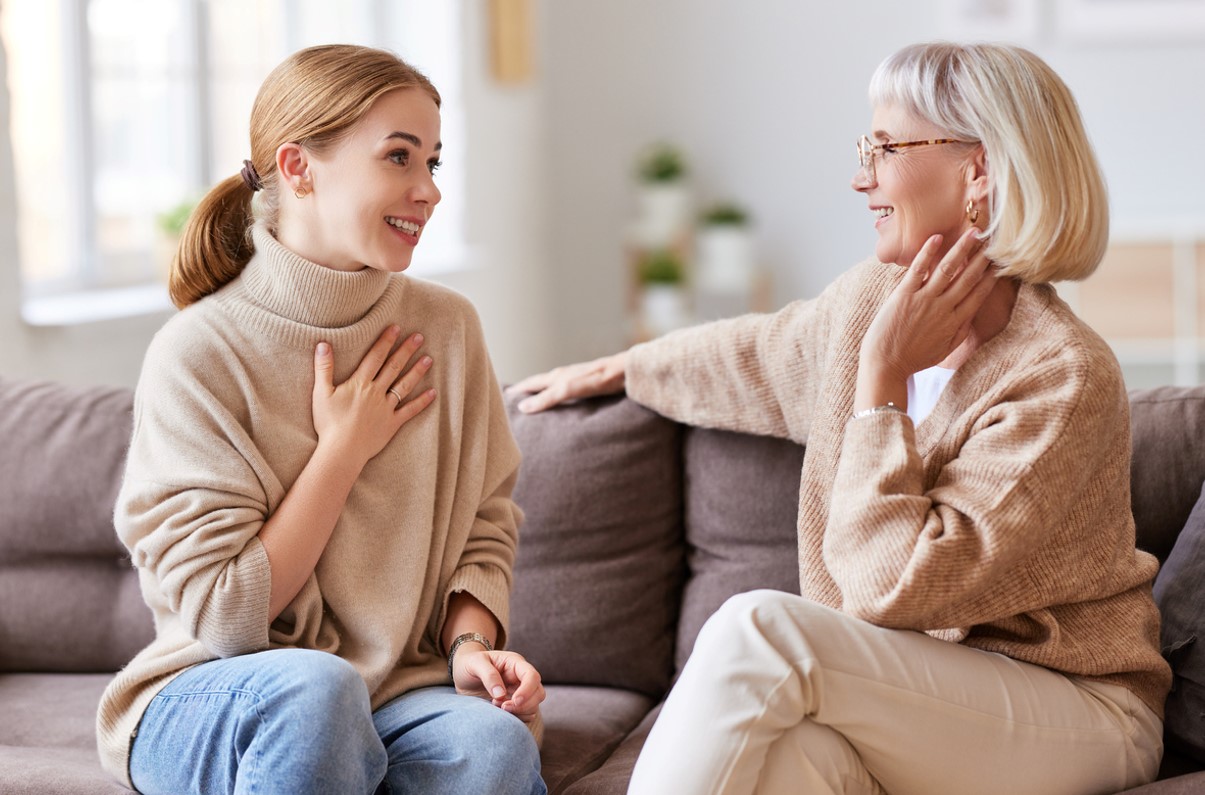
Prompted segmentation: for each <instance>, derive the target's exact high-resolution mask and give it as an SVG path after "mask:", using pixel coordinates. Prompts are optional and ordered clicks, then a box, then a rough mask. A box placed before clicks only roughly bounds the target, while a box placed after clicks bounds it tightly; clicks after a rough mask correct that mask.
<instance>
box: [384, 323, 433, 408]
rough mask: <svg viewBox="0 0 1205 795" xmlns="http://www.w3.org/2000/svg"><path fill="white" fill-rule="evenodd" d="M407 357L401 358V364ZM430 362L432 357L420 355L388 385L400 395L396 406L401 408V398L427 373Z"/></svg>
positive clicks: (411, 390) (412, 389)
mask: <svg viewBox="0 0 1205 795" xmlns="http://www.w3.org/2000/svg"><path fill="white" fill-rule="evenodd" d="M415 336H418V335H417V334H416V335H415ZM403 347H405V346H403ZM398 350H399V352H401V350H402V349H400V348H399V349H398ZM409 358H410V357H409V356H406V359H403V360H402V361H403V364H404V363H405V361H406V360H408V359H409ZM431 362H432V359H431V357H430V356H424V357H422V358H421V359H419V360H418V361H417V362H415V363H414V366H413V367H411V368H410V369H409V370H407V371H406V372H405V374H404V375H403V376H402V377H401V378H399V379H398V380H397V381H394V382H393V383H392V384H391V385H390V386H389V387H388V388H389V389H392V390H393V391H394V392H396V393H397V394H399V395H401V398H399V399H398V406H397V408H401V401H402V399H403V398H405V397H406V396H407V395H409V394H410V393H411V392H413V391H414V388H415V387H416V386H418V382H419V381H421V380H422V378H423V376H424V375H426V374H427V371H428V370H430V369H431ZM386 369H391V368H386Z"/></svg>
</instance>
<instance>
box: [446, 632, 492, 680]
mask: <svg viewBox="0 0 1205 795" xmlns="http://www.w3.org/2000/svg"><path fill="white" fill-rule="evenodd" d="M470 642H471V643H480V644H481V645H482V646H484V647H485V650H486V651H493V650H494V644H492V643H490V642H489V639H488V638H486V637H485V635H482V634H481V633H480V632H465V633H464V634H462V635H457V636H456V640H454V641H452V645H451V646H449V647H448V676H449V678H451V677H452V659H453V658H454V657H455V656H456V650H457V649H459V648H460V644H462V643H470Z"/></svg>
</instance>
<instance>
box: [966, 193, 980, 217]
mask: <svg viewBox="0 0 1205 795" xmlns="http://www.w3.org/2000/svg"><path fill="white" fill-rule="evenodd" d="M967 220H968V221H970V222H971V223H975V222H976V221H978V220H979V208H978V207H976V206H975V201H974V200H973V199H967Z"/></svg>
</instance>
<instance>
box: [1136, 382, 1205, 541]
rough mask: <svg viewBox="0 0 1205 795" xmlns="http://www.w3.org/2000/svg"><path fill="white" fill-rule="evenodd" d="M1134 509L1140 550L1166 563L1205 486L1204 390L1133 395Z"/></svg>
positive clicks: (1148, 391)
mask: <svg viewBox="0 0 1205 795" xmlns="http://www.w3.org/2000/svg"><path fill="white" fill-rule="evenodd" d="M1130 427H1131V432H1132V436H1133V442H1134V456H1133V459H1132V461H1131V464H1130V504H1131V506H1132V508H1133V511H1134V521H1135V523H1136V524H1137V529H1138V547H1139V548H1140V549H1144V550H1146V551H1147V552H1150V553H1151V554H1153V555H1154V556H1155V557H1157V558H1159V561H1160V562H1162V561H1165V560H1167V556H1168V554H1169V553H1170V552H1171V550H1172V546H1173V545H1174V544H1175V543H1176V536H1177V535H1178V534H1179V533H1180V529H1181V528H1182V527H1184V523H1185V521H1186V520H1187V519H1188V514H1189V513H1190V512H1191V511H1192V507H1193V505H1194V504H1195V503H1196V501H1197V497H1198V496H1199V495H1200V493H1201V483H1202V481H1203V480H1205V443H1203V441H1202V439H1203V437H1205V387H1173V386H1164V387H1157V388H1155V389H1142V390H1134V391H1132V392H1131V393H1130Z"/></svg>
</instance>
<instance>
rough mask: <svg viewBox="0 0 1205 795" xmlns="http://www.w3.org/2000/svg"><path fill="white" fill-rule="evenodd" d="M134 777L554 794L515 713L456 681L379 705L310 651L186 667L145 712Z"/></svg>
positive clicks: (269, 787) (178, 783) (283, 786)
mask: <svg viewBox="0 0 1205 795" xmlns="http://www.w3.org/2000/svg"><path fill="white" fill-rule="evenodd" d="M130 777H131V778H132V779H133V782H134V786H135V787H137V788H138V790H139V792H143V793H146V795H157V793H165V794H166V793H171V795H182V793H199V794H200V795H210V794H211V793H239V794H240V795H241V794H242V793H263V794H265V795H266V794H267V793H288V794H289V795H295V794H296V793H330V794H331V795H355V793H364V794H365V795H371V794H372V793H390V794H391V795H399V793H416V794H418V793H424V794H426V793H432V794H436V793H477V792H482V793H484V792H489V793H506V794H511V793H513V795H545V793H546V792H547V788H546V787H545V786H544V782H543V780H542V779H541V778H540V754H539V750H538V749H537V748H536V744H535V741H534V740H533V739H532V737H531V733H530V732H528V731H527V727H526V726H525V725H524V724H523V722H522V721H520V720H519V719H518V718H516V717H515V716H513V715H511V714H509V713H507V712H503V711H502V710H500V709H498V708H497V707H495V706H493V705H491V704H490V703H489V702H487V701H483V700H481V699H478V698H473V697H471V696H462V695H459V694H457V693H456V691H455V690H453V689H452V688H451V687H428V688H423V689H421V690H414V691H411V692H409V693H405V694H403V695H401V696H399V697H398V698H395V699H394V700H392V701H390V702H388V703H387V704H384V705H382V706H381V708H380V709H378V710H377V711H376V712H373V711H372V708H371V707H370V705H369V700H368V689H367V688H366V687H365V686H364V680H362V679H361V678H360V675H359V674H358V673H356V671H355V669H354V668H352V666H351V665H350V664H348V663H347V662H346V661H344V660H342V659H340V658H338V657H336V656H334V655H332V654H328V653H326V652H319V651H310V650H306V649H275V650H272V651H265V652H259V653H257V654H248V655H244V656H241V657H232V658H229V659H224V660H213V661H212V662H207V663H203V664H201V665H198V666H196V667H195V668H191V669H189V670H188V671H185V672H184V673H182V674H180V676H178V677H176V678H175V679H174V680H173V681H172V682H171V683H170V684H168V686H167V687H165V688H164V689H163V690H162V691H161V692H160V693H159V695H157V696H156V697H155V698H154V700H152V701H151V703H150V706H148V707H147V710H146V712H145V713H144V715H143V717H142V722H141V723H140V724H139V726H138V731H137V733H136V736H135V738H134V743H133V748H132V749H131V751H130Z"/></svg>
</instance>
